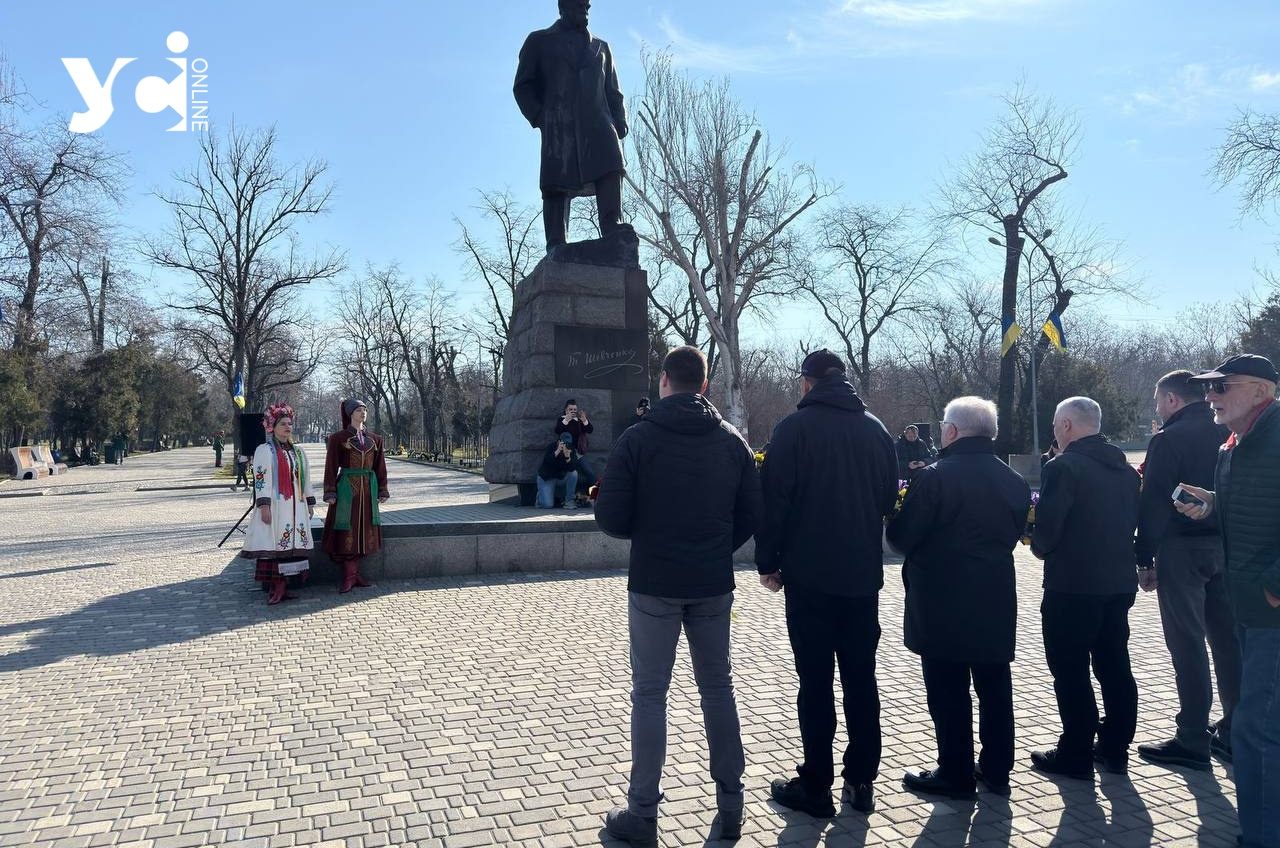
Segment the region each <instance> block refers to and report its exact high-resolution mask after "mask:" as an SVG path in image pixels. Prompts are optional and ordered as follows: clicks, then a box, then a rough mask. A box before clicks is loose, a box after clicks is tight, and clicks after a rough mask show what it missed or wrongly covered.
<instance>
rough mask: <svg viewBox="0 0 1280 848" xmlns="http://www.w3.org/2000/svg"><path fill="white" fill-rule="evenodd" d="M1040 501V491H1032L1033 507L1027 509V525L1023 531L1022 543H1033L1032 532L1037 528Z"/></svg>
mask: <svg viewBox="0 0 1280 848" xmlns="http://www.w3.org/2000/svg"><path fill="white" fill-rule="evenodd" d="M1038 503H1040V493H1039V492H1032V493H1031V507H1030V508H1029V509H1028V510H1027V526H1026V528H1025V529H1024V530H1023V531H1022V544H1024V545H1030V544H1031V533H1032V531H1034V530H1035V529H1036V504H1038Z"/></svg>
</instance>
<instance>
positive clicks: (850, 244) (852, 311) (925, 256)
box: [805, 204, 950, 391]
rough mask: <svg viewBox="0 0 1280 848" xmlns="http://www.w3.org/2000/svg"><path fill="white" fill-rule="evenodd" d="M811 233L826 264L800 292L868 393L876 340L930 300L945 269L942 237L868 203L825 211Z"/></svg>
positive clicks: (901, 213)
mask: <svg viewBox="0 0 1280 848" xmlns="http://www.w3.org/2000/svg"><path fill="white" fill-rule="evenodd" d="M818 231H819V238H820V244H821V247H822V250H823V252H824V253H825V257H824V259H825V261H824V263H823V265H822V266H821V267H819V268H816V269H815V270H814V271H813V272H812V273H811V274H810V275H809V278H808V279H807V280H806V283H805V288H806V290H807V291H808V292H809V293H810V295H811V296H812V297H813V299H814V301H815V302H816V303H817V305H818V308H819V309H820V310H821V311H822V315H823V317H824V318H825V319H826V322H827V324H828V325H829V326H830V327H831V330H832V331H833V332H834V333H835V334H836V336H837V337H838V338H839V339H840V342H841V344H842V345H843V346H844V353H845V356H846V357H847V361H848V362H850V363H851V364H852V365H853V366H854V368H855V370H856V371H857V374H858V380H859V385H860V386H861V387H862V389H863V391H867V390H868V389H869V388H870V384H871V370H872V352H871V351H872V344H873V342H874V341H875V339H876V337H877V336H879V335H880V333H881V331H882V330H884V328H885V326H886V325H887V324H890V323H894V322H900V321H902V320H904V319H906V318H908V316H909V315H910V314H912V313H919V312H921V311H923V310H926V309H927V308H928V306H929V305H930V304H931V303H934V302H935V301H936V299H937V296H938V290H937V288H936V286H935V284H936V283H937V282H939V281H940V279H941V276H942V273H943V272H944V271H945V270H946V269H947V268H948V267H949V266H950V262H949V259H948V256H947V253H946V250H945V239H944V234H943V232H942V231H941V230H940V229H937V228H933V229H931V230H924V229H922V228H921V227H920V226H919V222H918V221H917V220H916V218H915V217H914V216H913V215H912V214H911V213H910V212H909V211H908V210H906V209H893V210H890V209H882V208H880V207H877V206H873V205H867V204H862V205H853V206H841V207H839V208H836V209H832V210H829V211H828V212H826V213H825V214H824V215H822V217H821V219H820V221H819V225H818Z"/></svg>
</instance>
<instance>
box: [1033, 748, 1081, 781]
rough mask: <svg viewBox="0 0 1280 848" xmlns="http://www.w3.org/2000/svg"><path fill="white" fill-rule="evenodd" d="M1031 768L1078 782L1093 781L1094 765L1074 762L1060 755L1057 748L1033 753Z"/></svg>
mask: <svg viewBox="0 0 1280 848" xmlns="http://www.w3.org/2000/svg"><path fill="white" fill-rule="evenodd" d="M1031 767H1032V768H1034V769H1035V770H1036V771H1038V772H1041V773H1042V774H1050V775H1054V776H1056V777H1074V778H1075V779H1076V780H1093V763H1091V762H1088V761H1083V762H1080V761H1076V762H1072V761H1070V760H1067V759H1066V758H1065V757H1063V756H1062V755H1061V754H1059V753H1058V749H1057V748H1050V749H1049V750H1047V751H1032V752H1031Z"/></svg>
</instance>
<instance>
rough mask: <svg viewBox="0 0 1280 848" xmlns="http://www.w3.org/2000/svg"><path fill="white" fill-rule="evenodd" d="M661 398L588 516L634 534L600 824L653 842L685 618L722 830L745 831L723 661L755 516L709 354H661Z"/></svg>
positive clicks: (752, 473)
mask: <svg viewBox="0 0 1280 848" xmlns="http://www.w3.org/2000/svg"><path fill="white" fill-rule="evenodd" d="M658 385H659V395H660V397H661V399H660V400H659V401H658V403H656V404H654V405H653V407H652V409H651V410H650V411H649V413H648V414H647V415H645V416H644V419H643V420H641V421H640V422H639V423H637V424H634V425H632V426H631V427H628V428H627V429H626V430H625V431H624V432H623V434H622V435H621V436H619V437H618V441H617V443H616V444H615V445H614V447H613V452H612V453H611V454H610V456H609V463H608V466H607V469H606V471H605V477H604V481H603V482H602V483H601V485H600V494H599V498H598V499H597V501H596V513H595V514H596V523H597V524H599V525H600V529H601V530H603V531H604V532H605V533H607V534H609V535H610V536H614V537H616V538H621V539H630V540H631V567H630V570H629V572H628V575H627V589H628V591H629V593H630V599H629V609H628V624H629V629H630V634H631V686H632V689H631V784H630V788H629V790H628V792H627V806H626V807H618V808H616V809H614V810H613V811H611V812H610V813H609V815H608V817H607V818H606V820H605V827H606V829H607V830H608V832H609V834H610V835H611V836H613V837H615V838H617V839H623V840H626V841H628V842H630V843H631V844H633V845H655V846H656V845H657V813H658V802H659V801H660V800H661V799H662V791H661V788H660V783H661V778H662V765H663V761H664V760H665V758H666V740H667V723H666V710H667V688H668V687H669V686H670V684H671V669H672V666H673V665H674V663H675V658H676V643H677V642H678V641H679V639H680V630H681V627H682V626H683V628H684V633H685V638H686V639H688V641H689V652H690V654H691V655H692V657H693V673H694V677H695V678H696V679H697V682H698V692H699V694H700V695H701V698H702V711H703V718H704V720H705V722H706V728H707V743H708V747H709V748H710V752H711V777H712V779H713V780H715V783H716V804H717V806H718V808H719V811H720V827H721V837H720V838H722V839H736V838H738V836H739V835H740V834H741V832H742V807H743V794H742V773H743V770H744V769H745V767H746V766H745V760H744V757H743V753H742V738H741V731H740V729H739V724H738V708H737V702H736V700H735V698H734V694H733V675H732V672H731V669H730V665H729V611H730V609H731V608H732V606H733V590H734V581H733V552H734V551H735V550H737V549H738V548H739V547H741V545H742V544H743V543H744V542H745V541H746V540H747V539H749V538H751V534H752V533H753V532H754V531H755V529H756V525H757V524H758V523H759V519H760V482H759V478H758V477H757V475H756V468H755V458H754V456H753V455H752V453H751V448H750V447H748V446H747V443H746V441H745V440H743V438H742V436H741V435H740V434H739V433H738V431H737V430H735V429H734V428H733V425H731V424H729V423H728V422H726V421H724V420H723V419H721V417H720V413H718V412H717V411H716V408H715V407H714V406H712V405H711V403H710V402H709V401H708V400H707V399H706V398H705V397H703V396H702V394H701V393H702V392H705V391H706V389H707V360H706V357H704V356H703V355H702V352H701V351H699V350H698V349H697V348H694V347H678V348H676V349H675V350H673V351H671V352H670V353H668V354H667V356H666V359H664V360H663V363H662V376H661V379H660V381H659V384H658Z"/></svg>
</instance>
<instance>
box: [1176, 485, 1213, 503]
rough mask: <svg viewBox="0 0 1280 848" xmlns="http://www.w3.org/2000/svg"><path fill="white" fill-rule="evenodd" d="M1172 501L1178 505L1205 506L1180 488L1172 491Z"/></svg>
mask: <svg viewBox="0 0 1280 848" xmlns="http://www.w3.org/2000/svg"><path fill="white" fill-rule="evenodd" d="M1173 499H1174V500H1175V501H1177V502H1178V503H1184V504H1191V505H1193V506H1204V505H1205V503H1204V501H1202V500H1200V499H1199V498H1197V497H1196V496H1195V495H1193V494H1191V493H1190V492H1188V491H1187V490H1186V489H1183V488H1182V487H1181V486H1179V487H1177V488H1176V489H1174V490H1173Z"/></svg>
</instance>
